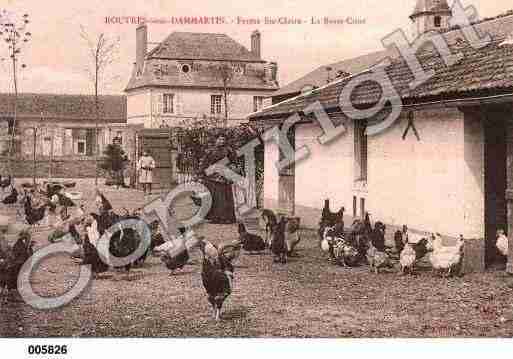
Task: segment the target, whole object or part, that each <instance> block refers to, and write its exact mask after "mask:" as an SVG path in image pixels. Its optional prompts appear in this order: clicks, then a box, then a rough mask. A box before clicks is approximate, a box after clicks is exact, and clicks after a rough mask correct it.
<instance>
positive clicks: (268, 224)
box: [261, 209, 278, 248]
mask: <svg viewBox="0 0 513 359" xmlns="http://www.w3.org/2000/svg"><path fill="white" fill-rule="evenodd" d="M261 218H262V221H264V224H265V244H266V245H267V247H268V248H271V242H272V228H273V226H275V225H276V224H277V223H278V219H277V218H276V215H275V214H274V212H273V211H271V210H270V209H264V210H262V214H261Z"/></svg>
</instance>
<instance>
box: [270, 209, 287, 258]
mask: <svg viewBox="0 0 513 359" xmlns="http://www.w3.org/2000/svg"><path fill="white" fill-rule="evenodd" d="M286 225H287V219H286V218H285V217H282V218H281V220H280V222H278V223H277V224H275V225H274V226H273V228H272V234H273V242H272V243H271V252H273V254H274V256H275V257H274V261H275V262H280V263H287V252H288V251H287V243H286V242H285V227H286Z"/></svg>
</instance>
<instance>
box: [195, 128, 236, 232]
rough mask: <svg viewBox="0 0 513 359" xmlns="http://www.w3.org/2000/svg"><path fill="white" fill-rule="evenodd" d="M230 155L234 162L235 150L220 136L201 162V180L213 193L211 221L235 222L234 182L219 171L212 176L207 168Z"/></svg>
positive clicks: (210, 212)
mask: <svg viewBox="0 0 513 359" xmlns="http://www.w3.org/2000/svg"><path fill="white" fill-rule="evenodd" d="M225 157H228V159H229V160H230V161H231V162H232V163H233V162H234V161H235V160H236V155H235V151H234V150H233V149H232V148H231V147H230V146H227V145H226V144H225V138H224V137H223V136H220V137H219V138H218V139H217V141H216V145H215V146H214V147H213V148H211V149H210V150H209V151H208V152H207V153H206V155H205V157H204V158H203V159H202V160H201V162H200V178H201V182H202V183H203V184H204V185H205V187H207V188H208V190H209V191H210V194H211V195H212V207H211V208H210V211H209V212H208V214H207V216H206V219H207V220H209V221H210V222H211V223H219V224H220V223H223V224H229V223H235V222H236V218H235V204H234V199H233V183H232V181H230V180H229V179H226V178H224V177H223V176H221V175H220V174H218V173H214V174H212V175H210V176H207V175H206V174H205V170H206V169H207V168H208V167H209V166H211V165H213V164H214V163H216V162H218V161H219V160H222V159H223V158H225Z"/></svg>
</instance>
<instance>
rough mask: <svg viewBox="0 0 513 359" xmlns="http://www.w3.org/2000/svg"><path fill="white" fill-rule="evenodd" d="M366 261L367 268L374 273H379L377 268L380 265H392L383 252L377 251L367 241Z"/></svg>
mask: <svg viewBox="0 0 513 359" xmlns="http://www.w3.org/2000/svg"><path fill="white" fill-rule="evenodd" d="M366 256H367V262H369V270H370V271H371V272H374V273H376V274H378V273H379V269H380V268H382V267H389V268H390V267H393V264H392V262H391V261H390V257H389V256H388V255H387V254H386V253H385V252H381V251H378V250H377V249H376V247H374V246H373V245H372V243H369V249H368V250H367V253H366Z"/></svg>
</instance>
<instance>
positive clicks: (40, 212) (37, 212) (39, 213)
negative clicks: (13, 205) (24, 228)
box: [24, 196, 48, 225]
mask: <svg viewBox="0 0 513 359" xmlns="http://www.w3.org/2000/svg"><path fill="white" fill-rule="evenodd" d="M47 206H48V204H43V205H41V206H40V207H37V208H33V207H32V199H31V197H30V196H27V197H26V198H25V203H24V209H25V219H26V220H27V223H28V224H30V225H33V224H36V223H38V222H40V221H41V220H42V219H43V218H45V214H46V208H47Z"/></svg>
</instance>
